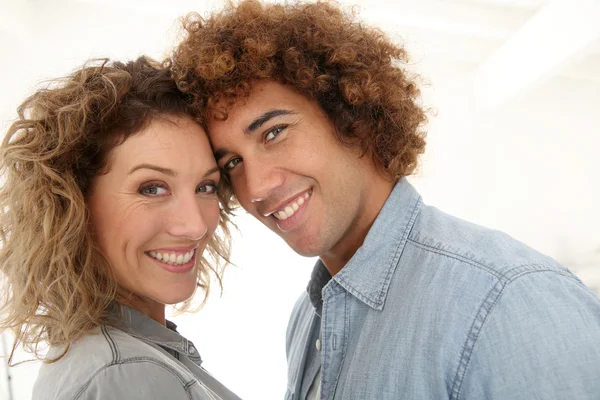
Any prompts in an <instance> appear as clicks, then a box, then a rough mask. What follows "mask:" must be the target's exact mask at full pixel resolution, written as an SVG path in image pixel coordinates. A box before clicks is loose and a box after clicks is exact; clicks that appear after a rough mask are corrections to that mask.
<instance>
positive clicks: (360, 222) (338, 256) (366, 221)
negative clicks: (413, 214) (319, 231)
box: [319, 180, 396, 276]
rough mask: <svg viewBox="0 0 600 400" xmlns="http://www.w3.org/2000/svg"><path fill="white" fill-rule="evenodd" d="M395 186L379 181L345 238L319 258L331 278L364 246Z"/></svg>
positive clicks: (367, 197)
mask: <svg viewBox="0 0 600 400" xmlns="http://www.w3.org/2000/svg"><path fill="white" fill-rule="evenodd" d="M395 184H396V183H395V182H390V181H387V180H381V181H378V182H377V183H376V184H375V185H374V187H373V188H372V190H369V194H368V196H366V197H365V202H364V205H363V207H361V210H360V212H359V213H358V215H357V216H356V219H355V222H354V223H353V224H352V226H351V227H350V229H349V230H348V231H347V232H346V234H345V235H344V237H343V238H342V239H341V240H340V241H339V242H338V243H337V244H336V245H335V246H334V247H333V248H332V249H331V250H330V251H328V252H327V253H325V254H322V255H321V256H320V257H319V258H320V259H321V261H322V262H323V264H324V265H325V267H326V268H327V270H328V271H329V273H330V274H331V276H335V274H337V273H338V272H340V271H341V270H342V268H344V266H345V265H346V264H347V263H348V261H350V259H351V258H352V257H353V256H354V253H356V251H357V250H358V249H359V248H360V246H362V244H363V242H364V241H365V237H366V236H367V234H368V233H369V230H370V229H371V226H372V225H373V222H375V219H376V218H377V216H378V215H379V212H380V211H381V209H382V208H383V205H384V204H385V202H386V201H387V199H388V197H389V196H390V194H391V193H392V190H393V189H394V186H395Z"/></svg>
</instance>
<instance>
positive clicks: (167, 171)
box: [127, 164, 177, 176]
mask: <svg viewBox="0 0 600 400" xmlns="http://www.w3.org/2000/svg"><path fill="white" fill-rule="evenodd" d="M139 169H151V170H153V171H158V172H160V173H162V174H165V175H168V176H175V175H177V173H175V171H173V170H172V169H169V168H164V167H159V166H158V165H154V164H138V165H136V166H135V167H133V168H131V169H130V170H129V172H128V173H127V174H128V175H131V174H133V173H134V172H135V171H137V170H139Z"/></svg>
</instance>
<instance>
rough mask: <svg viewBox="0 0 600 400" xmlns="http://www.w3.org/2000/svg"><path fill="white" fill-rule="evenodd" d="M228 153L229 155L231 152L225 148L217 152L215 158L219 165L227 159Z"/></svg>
mask: <svg viewBox="0 0 600 400" xmlns="http://www.w3.org/2000/svg"><path fill="white" fill-rule="evenodd" d="M228 153H229V150H227V149H225V148H220V149H218V150H217V151H215V153H214V156H215V160H216V161H217V164H218V163H219V160H220V159H221V158H223V157H225V156H226V155H227V154H228Z"/></svg>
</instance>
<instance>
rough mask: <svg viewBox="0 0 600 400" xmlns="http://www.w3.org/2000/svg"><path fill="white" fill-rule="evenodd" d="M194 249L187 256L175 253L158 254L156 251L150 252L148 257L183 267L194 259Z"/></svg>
mask: <svg viewBox="0 0 600 400" xmlns="http://www.w3.org/2000/svg"><path fill="white" fill-rule="evenodd" d="M194 251H195V250H194V249H192V250H190V251H188V252H187V253H185V254H175V253H170V254H169V253H158V252H156V251H149V252H148V255H150V257H152V258H156V259H157V260H158V261H162V262H164V263H167V264H175V265H181V264H185V263H187V262H189V261H190V260H191V259H192V257H194Z"/></svg>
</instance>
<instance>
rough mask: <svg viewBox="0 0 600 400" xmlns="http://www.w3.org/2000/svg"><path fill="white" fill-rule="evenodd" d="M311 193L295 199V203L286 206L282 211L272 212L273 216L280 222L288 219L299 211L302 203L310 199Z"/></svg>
mask: <svg viewBox="0 0 600 400" xmlns="http://www.w3.org/2000/svg"><path fill="white" fill-rule="evenodd" d="M311 193H312V191H309V192H306V193H305V194H304V196H302V197H299V198H298V199H296V201H294V202H293V203H291V204H290V205H288V206H286V207H285V208H284V209H283V210H281V211H276V212H274V213H273V216H274V217H275V218H277V219H279V220H282V221H284V220H286V219H288V218H289V217H291V216H292V215H294V214H295V213H296V211H298V210H299V209H300V206H302V205H303V204H304V201H305V200H306V199H308V198H309V197H310V195H311Z"/></svg>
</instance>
